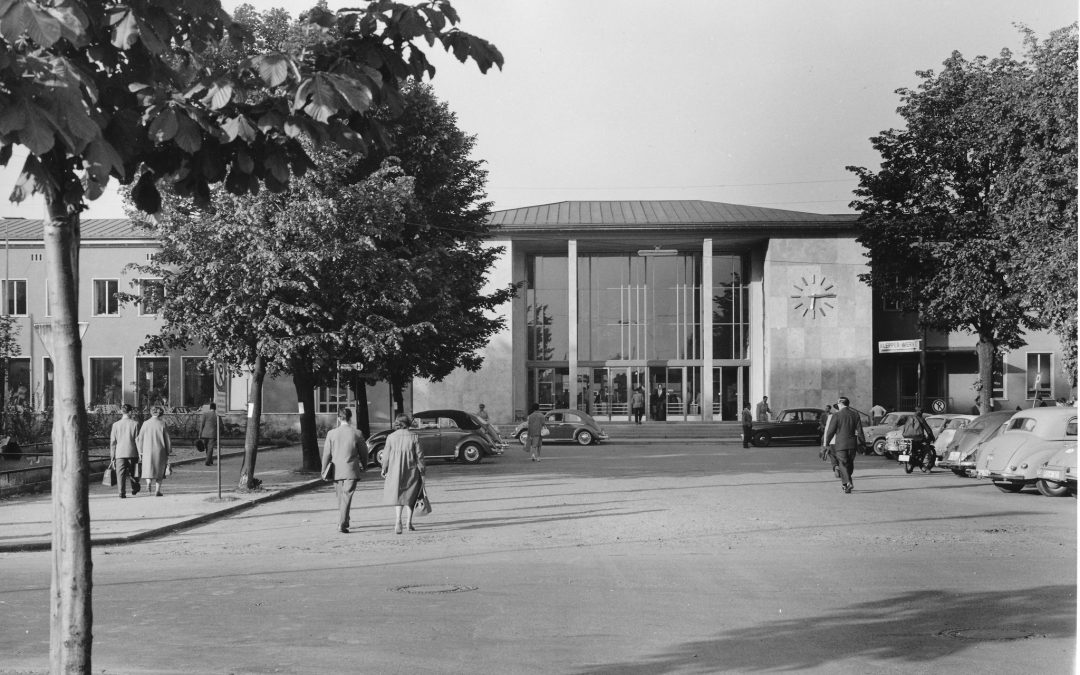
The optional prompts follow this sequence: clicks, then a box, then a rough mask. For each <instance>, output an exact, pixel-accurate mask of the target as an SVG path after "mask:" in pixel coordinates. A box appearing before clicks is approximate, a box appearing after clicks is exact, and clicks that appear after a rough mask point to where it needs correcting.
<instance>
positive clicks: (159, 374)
mask: <svg viewBox="0 0 1080 675" xmlns="http://www.w3.org/2000/svg"><path fill="white" fill-rule="evenodd" d="M135 397H136V398H135V400H136V407H137V408H140V409H141V410H149V409H150V407H151V406H155V405H160V406H164V407H168V406H169V359H168V358H167V357H163V356H156V357H152V358H145V357H139V358H136V359H135Z"/></svg>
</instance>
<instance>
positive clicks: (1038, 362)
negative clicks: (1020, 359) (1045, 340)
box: [1026, 352, 1053, 400]
mask: <svg viewBox="0 0 1080 675" xmlns="http://www.w3.org/2000/svg"><path fill="white" fill-rule="evenodd" d="M1052 372H1053V371H1052V370H1051V368H1050V354H1047V353H1041V352H1032V353H1029V354H1028V355H1027V373H1026V377H1027V394H1026V396H1027V399H1028V400H1032V399H1034V398H1036V397H1038V398H1043V399H1049V398H1053V396H1052V395H1051V393H1052V392H1053V386H1052V385H1053V383H1052V382H1051V381H1050V377H1051V373H1052Z"/></svg>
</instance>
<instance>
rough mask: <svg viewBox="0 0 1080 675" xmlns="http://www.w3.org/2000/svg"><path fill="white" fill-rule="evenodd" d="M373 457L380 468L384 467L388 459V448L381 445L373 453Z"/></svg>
mask: <svg viewBox="0 0 1080 675" xmlns="http://www.w3.org/2000/svg"><path fill="white" fill-rule="evenodd" d="M371 457H372V458H373V459H374V460H375V463H376V464H378V465H379V466H382V465H383V460H385V459H386V446H385V445H380V446H378V447H376V448H375V449H374V450H373V451H372V452H371Z"/></svg>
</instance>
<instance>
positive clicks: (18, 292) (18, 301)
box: [4, 279, 26, 316]
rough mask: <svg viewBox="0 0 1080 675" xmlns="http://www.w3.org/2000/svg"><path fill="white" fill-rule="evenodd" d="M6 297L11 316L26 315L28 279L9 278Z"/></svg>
mask: <svg viewBox="0 0 1080 675" xmlns="http://www.w3.org/2000/svg"><path fill="white" fill-rule="evenodd" d="M4 299H5V301H6V302H7V313H8V315H9V316H26V279H8V281H7V287H6V288H5V289H4Z"/></svg>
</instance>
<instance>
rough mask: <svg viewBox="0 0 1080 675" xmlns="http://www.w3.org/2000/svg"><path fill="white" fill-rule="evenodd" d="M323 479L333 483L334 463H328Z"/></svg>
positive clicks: (323, 471) (324, 468)
mask: <svg viewBox="0 0 1080 675" xmlns="http://www.w3.org/2000/svg"><path fill="white" fill-rule="evenodd" d="M322 479H323V480H328V481H332V480H334V463H333V462H327V463H326V466H325V467H323V470H322Z"/></svg>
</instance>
